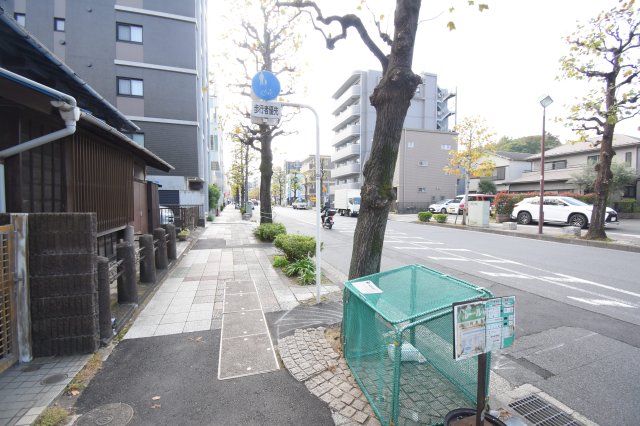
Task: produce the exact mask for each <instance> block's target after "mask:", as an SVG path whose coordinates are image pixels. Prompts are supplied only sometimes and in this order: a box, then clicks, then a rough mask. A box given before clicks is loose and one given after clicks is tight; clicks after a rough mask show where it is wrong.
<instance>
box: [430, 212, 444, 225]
mask: <svg viewBox="0 0 640 426" xmlns="http://www.w3.org/2000/svg"><path fill="white" fill-rule="evenodd" d="M433 218H434V219H435V220H436V222H438V223H447V215H446V214H445V213H438V214H434V215H433Z"/></svg>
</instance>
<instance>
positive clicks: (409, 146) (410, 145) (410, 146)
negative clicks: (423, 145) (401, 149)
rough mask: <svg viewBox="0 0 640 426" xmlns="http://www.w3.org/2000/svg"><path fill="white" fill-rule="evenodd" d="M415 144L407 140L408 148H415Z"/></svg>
mask: <svg viewBox="0 0 640 426" xmlns="http://www.w3.org/2000/svg"><path fill="white" fill-rule="evenodd" d="M414 146H415V144H414V143H413V142H407V148H413V147H414Z"/></svg>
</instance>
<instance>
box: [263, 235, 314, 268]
mask: <svg viewBox="0 0 640 426" xmlns="http://www.w3.org/2000/svg"><path fill="white" fill-rule="evenodd" d="M273 243H274V245H275V246H276V247H277V248H278V249H280V250H281V251H282V253H284V255H285V257H286V258H287V260H288V261H290V262H295V261H296V260H300V259H304V258H305V257H310V256H314V255H315V250H316V239H315V238H313V237H310V236H308V235H288V234H280V235H278V236H277V237H276V238H275V240H274V241H273Z"/></svg>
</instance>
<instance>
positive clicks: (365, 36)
mask: <svg viewBox="0 0 640 426" xmlns="http://www.w3.org/2000/svg"><path fill="white" fill-rule="evenodd" d="M276 4H277V5H278V6H284V7H297V8H311V9H313V10H314V11H315V12H316V17H315V20H317V21H319V22H322V23H323V24H324V25H326V26H329V25H331V24H332V23H334V22H335V23H338V24H340V27H341V28H342V32H341V33H340V34H339V35H337V36H334V37H331V35H330V34H329V35H328V36H327V35H326V34H325V33H324V32H323V31H321V33H322V35H323V36H324V38H325V41H326V44H327V48H328V49H330V50H333V49H334V48H335V45H336V43H337V42H338V41H340V40H343V39H346V38H347V30H348V29H349V28H354V29H355V30H356V31H358V34H359V35H360V38H361V39H362V41H363V42H364V44H365V45H366V46H367V48H368V49H369V50H370V51H371V53H373V54H374V56H375V57H376V58H378V60H379V61H380V64H381V65H382V69H386V68H387V65H388V64H389V58H388V57H387V55H385V54H384V53H383V52H382V50H380V48H379V47H378V46H377V45H376V43H375V42H374V41H373V40H372V39H371V37H370V36H369V33H368V32H367V29H366V28H365V27H364V24H363V23H362V21H361V20H360V18H359V17H358V16H356V15H352V14H348V15H344V16H336V15H333V16H327V17H324V16H323V14H322V11H321V10H320V8H319V7H318V5H317V4H316V3H315V2H312V1H293V2H277V3H276ZM314 27H315V25H314Z"/></svg>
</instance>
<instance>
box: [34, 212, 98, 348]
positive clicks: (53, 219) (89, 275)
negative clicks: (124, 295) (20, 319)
mask: <svg viewBox="0 0 640 426" xmlns="http://www.w3.org/2000/svg"><path fill="white" fill-rule="evenodd" d="M96 227H97V221H96V215H95V214H94V213H34V214H30V215H29V289H30V300H31V324H32V325H31V329H32V343H33V355H34V356H35V357H42V356H54V355H71V354H83V353H93V352H95V351H96V350H97V349H98V347H99V338H100V329H99V325H98V287H97V282H98V279H97V263H96V260H97V259H96V258H97V254H98V253H97V246H96Z"/></svg>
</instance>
